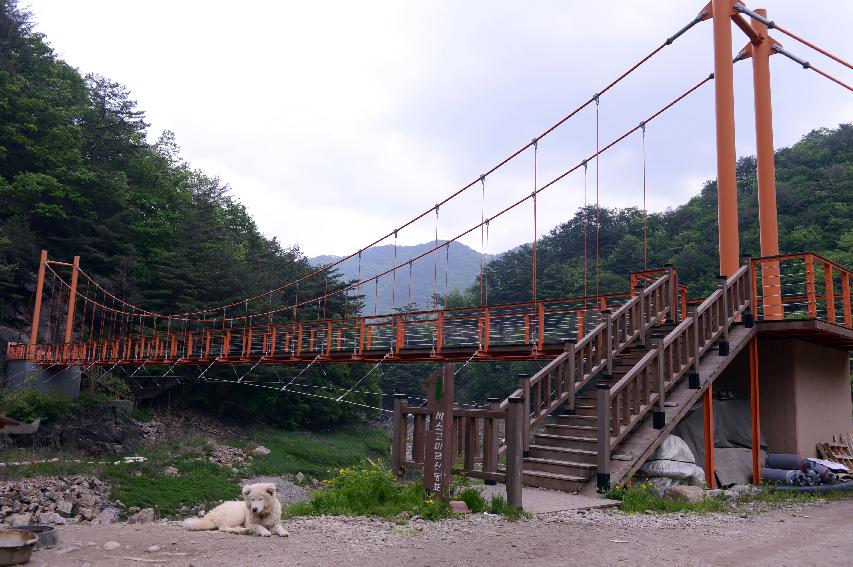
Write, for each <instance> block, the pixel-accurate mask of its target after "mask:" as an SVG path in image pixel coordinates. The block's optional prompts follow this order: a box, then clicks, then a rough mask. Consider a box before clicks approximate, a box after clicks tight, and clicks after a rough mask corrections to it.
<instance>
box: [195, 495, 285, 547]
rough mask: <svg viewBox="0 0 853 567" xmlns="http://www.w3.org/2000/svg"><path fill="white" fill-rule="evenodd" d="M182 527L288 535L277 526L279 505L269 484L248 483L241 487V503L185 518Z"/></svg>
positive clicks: (237, 501)
mask: <svg viewBox="0 0 853 567" xmlns="http://www.w3.org/2000/svg"><path fill="white" fill-rule="evenodd" d="M182 525H183V526H184V527H185V528H186V529H188V530H219V531H221V532H230V533H234V534H256V535H259V536H265V537H266V536H270V535H272V534H273V533H275V534H276V535H279V536H282V537H285V536H287V535H288V533H287V530H285V529H284V527H283V526H282V525H281V502H279V500H278V498H277V497H276V494H275V484H273V483H271V482H261V483H258V484H248V485H246V486H244V487H243V502H240V501H239V500H234V501H231V502H223V503H222V504H220V505H219V506H217V507H216V508H214V509H213V510H211V511H210V512H208V513H207V514H206V515H205V516H204V517H203V518H187V519H186V520H184V521H183V524H182ZM270 530H272V531H270Z"/></svg>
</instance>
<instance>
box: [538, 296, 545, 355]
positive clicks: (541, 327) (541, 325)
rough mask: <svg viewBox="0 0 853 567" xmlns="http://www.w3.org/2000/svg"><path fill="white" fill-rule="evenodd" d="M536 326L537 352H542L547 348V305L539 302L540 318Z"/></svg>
mask: <svg viewBox="0 0 853 567" xmlns="http://www.w3.org/2000/svg"><path fill="white" fill-rule="evenodd" d="M537 319H538V320H537V321H536V323H537V325H536V335H537V337H536V339H537V341H536V343H537V344H536V351H537V352H542V350H543V349H544V348H545V304H544V303H542V302H541V301H540V302H539V316H538V317H537Z"/></svg>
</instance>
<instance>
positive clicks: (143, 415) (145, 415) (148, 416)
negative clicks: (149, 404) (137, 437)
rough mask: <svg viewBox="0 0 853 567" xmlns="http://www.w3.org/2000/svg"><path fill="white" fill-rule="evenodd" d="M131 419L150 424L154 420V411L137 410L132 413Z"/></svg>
mask: <svg viewBox="0 0 853 567" xmlns="http://www.w3.org/2000/svg"><path fill="white" fill-rule="evenodd" d="M130 417H132V418H133V419H135V420H136V421H141V422H143V423H148V422H149V421H151V420H152V419H154V410H153V409H151V408H137V409H135V410H133V411H132V412H131V413H130Z"/></svg>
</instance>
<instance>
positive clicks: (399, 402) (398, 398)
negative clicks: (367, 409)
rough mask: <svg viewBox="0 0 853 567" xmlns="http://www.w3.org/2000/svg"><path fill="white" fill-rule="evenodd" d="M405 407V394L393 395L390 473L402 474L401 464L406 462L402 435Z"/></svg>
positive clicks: (404, 443)
mask: <svg viewBox="0 0 853 567" xmlns="http://www.w3.org/2000/svg"><path fill="white" fill-rule="evenodd" d="M405 407H406V394H394V415H393V417H392V421H391V423H392V425H391V472H393V473H394V474H396V475H402V474H403V472H404V471H403V462H404V461H405V460H406V436H405V435H404V434H403V420H404V419H406V417H405V416H404V415H403V411H404V410H405Z"/></svg>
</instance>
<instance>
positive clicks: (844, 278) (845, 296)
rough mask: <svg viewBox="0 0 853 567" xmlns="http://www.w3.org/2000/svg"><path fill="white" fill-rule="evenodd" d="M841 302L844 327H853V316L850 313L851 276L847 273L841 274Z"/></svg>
mask: <svg viewBox="0 0 853 567" xmlns="http://www.w3.org/2000/svg"><path fill="white" fill-rule="evenodd" d="M841 300H842V302H843V309H844V325H845V326H847V327H853V316H851V313H850V274H849V273H847V272H843V273H842V274H841Z"/></svg>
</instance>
